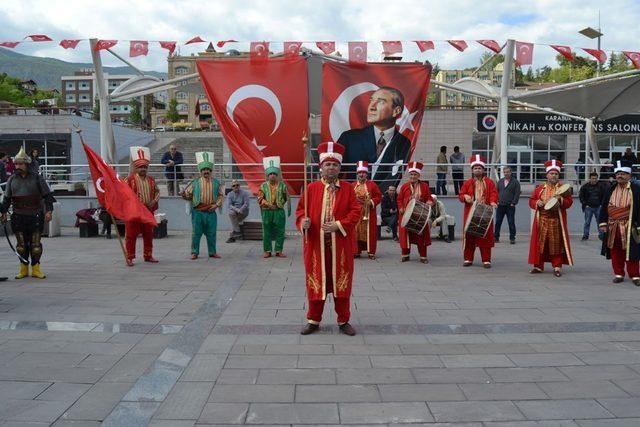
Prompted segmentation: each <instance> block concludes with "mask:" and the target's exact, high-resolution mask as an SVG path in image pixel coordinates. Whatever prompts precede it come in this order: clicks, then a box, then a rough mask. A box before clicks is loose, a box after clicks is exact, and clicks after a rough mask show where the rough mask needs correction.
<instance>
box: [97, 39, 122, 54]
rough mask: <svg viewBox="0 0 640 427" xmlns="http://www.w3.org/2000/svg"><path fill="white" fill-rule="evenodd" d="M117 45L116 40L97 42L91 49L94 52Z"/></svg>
mask: <svg viewBox="0 0 640 427" xmlns="http://www.w3.org/2000/svg"><path fill="white" fill-rule="evenodd" d="M117 44H118V40H98V42H97V43H96V45H95V46H94V47H93V50H94V51H95V52H97V51H99V50H103V49H110V48H112V47H114V46H115V45H117Z"/></svg>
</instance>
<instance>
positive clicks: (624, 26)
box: [0, 0, 640, 71]
mask: <svg viewBox="0 0 640 427" xmlns="http://www.w3.org/2000/svg"><path fill="white" fill-rule="evenodd" d="M0 4H1V7H2V11H3V13H2V14H1V15H0V41H19V40H21V39H22V38H23V37H24V36H26V35H28V34H47V35H49V36H50V37H52V38H53V39H54V40H61V39H65V38H70V39H74V38H81V39H86V38H90V37H96V38H102V39H119V40H132V39H133V40H139V39H142V40H176V41H179V42H180V43H182V44H183V43H184V42H185V41H186V40H188V39H190V38H192V37H194V36H196V35H199V36H201V37H202V38H203V39H206V40H212V41H217V40H225V39H235V40H239V41H243V42H249V41H262V40H268V41H273V42H274V43H273V44H272V46H271V50H272V51H277V50H279V49H281V46H282V45H281V44H279V43H275V42H282V41H286V40H291V41H308V42H313V41H317V40H335V41H337V42H339V44H338V49H339V50H340V51H342V52H343V53H344V52H345V51H346V43H345V42H346V41H368V42H369V60H378V59H379V58H380V44H379V41H380V40H402V41H409V43H405V54H404V56H405V58H407V59H411V60H413V59H420V60H425V59H427V60H430V61H431V62H433V63H438V64H439V65H440V66H441V68H459V67H467V66H473V65H478V64H479V57H480V55H481V54H482V52H484V51H485V49H484V48H482V47H481V46H479V45H478V44H477V43H475V42H471V41H473V40H477V39H495V40H498V41H499V42H500V43H502V42H503V41H504V40H505V39H507V38H514V39H516V40H521V41H527V42H534V43H539V44H542V45H538V46H536V48H535V54H534V64H533V66H534V68H538V67H541V66H543V65H553V64H554V62H555V61H554V57H555V52H554V51H553V50H552V49H551V48H549V47H547V46H543V45H544V44H560V45H569V46H572V47H573V48H574V49H578V48H582V47H595V41H592V40H589V39H587V38H585V37H584V36H581V35H580V34H578V31H579V30H580V29H582V28H584V27H587V26H592V27H595V28H597V26H598V11H600V13H601V28H602V32H603V33H604V34H605V37H604V38H603V42H602V45H603V48H604V49H605V50H607V51H611V50H615V51H621V50H632V51H640V39H639V38H638V28H639V26H638V22H640V1H638V0H609V1H607V2H604V1H596V0H562V1H552V0H511V1H509V2H506V1H484V2H480V1H473V0H447V1H439V2H436V1H426V0H369V1H355V0H290V1H285V0H255V1H245V0H236V1H231V0H213V1H208V2H207V1H190V0H155V1H148V0H139V1H132V0H126V1H124V0H108V1H101V2H88V1H86V0H85V1H80V0H3V1H2V2H1V3H0ZM447 39H464V40H467V41H469V42H470V43H469V46H470V47H469V49H467V50H466V51H465V52H464V53H460V52H458V51H457V50H455V49H454V48H452V47H451V46H449V45H448V44H446V42H444V40H447ZM411 40H434V41H435V43H436V49H435V51H428V52H427V53H424V54H420V53H419V51H418V50H417V48H416V46H415V44H414V43H412V42H410V41H411ZM205 46H206V45H190V46H184V45H182V46H180V52H181V53H182V54H190V53H194V52H197V51H199V50H202V49H203V48H204V47H205ZM247 46H248V45H247V43H238V44H236V45H235V46H230V47H234V48H237V49H239V50H242V49H246V47H247ZM307 46H309V47H311V46H312V43H310V44H308V45H307ZM15 50H16V51H17V52H20V53H24V54H29V55H36V56H48V57H54V58H58V59H62V60H67V61H83V62H89V61H90V59H91V57H90V53H89V49H88V42H86V41H85V42H82V43H81V44H79V45H78V48H77V49H76V50H64V49H62V48H61V47H59V46H57V43H53V42H50V43H26V42H25V43H22V44H20V45H19V46H18V47H17V48H16V49H15ZM115 51H116V52H119V53H122V54H124V55H128V42H126V41H121V42H120V44H119V45H118V46H116V48H115ZM106 56H107V55H105V56H103V57H106ZM165 58H166V51H165V50H163V49H161V48H159V47H158V45H157V43H151V45H150V52H149V56H147V57H137V58H133V59H132V62H133V63H134V64H135V65H137V66H139V67H141V68H143V69H153V70H157V71H166V59H165ZM105 63H106V64H108V65H116V64H117V62H116V61H115V60H111V59H107V58H105Z"/></svg>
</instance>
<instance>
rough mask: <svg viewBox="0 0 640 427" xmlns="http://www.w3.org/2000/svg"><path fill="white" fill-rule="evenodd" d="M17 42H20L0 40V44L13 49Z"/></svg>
mask: <svg viewBox="0 0 640 427" xmlns="http://www.w3.org/2000/svg"><path fill="white" fill-rule="evenodd" d="M19 44H20V42H0V46H2V47H8V48H10V49H13V48H14V47H16V46H18V45H19Z"/></svg>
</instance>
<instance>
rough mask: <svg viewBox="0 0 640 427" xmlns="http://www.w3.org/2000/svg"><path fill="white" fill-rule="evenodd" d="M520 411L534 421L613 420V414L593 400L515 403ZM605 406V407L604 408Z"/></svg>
mask: <svg viewBox="0 0 640 427" xmlns="http://www.w3.org/2000/svg"><path fill="white" fill-rule="evenodd" d="M514 403H515V404H516V405H517V406H518V409H520V411H522V413H523V414H524V415H525V416H526V417H527V418H528V419H533V420H558V419H560V420H564V419H570V420H571V419H573V420H577V419H590V418H613V414H612V413H611V412H610V411H607V409H608V408H607V409H605V407H606V406H605V405H604V404H603V405H600V404H599V403H598V401H596V400H592V399H582V400H537V401H534V400H526V401H525V400H523V401H516V402H514ZM603 406H605V407H603Z"/></svg>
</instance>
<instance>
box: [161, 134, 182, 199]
mask: <svg viewBox="0 0 640 427" xmlns="http://www.w3.org/2000/svg"><path fill="white" fill-rule="evenodd" d="M160 163H162V164H163V165H164V166H165V167H164V176H165V178H166V179H167V191H168V192H169V195H170V196H175V195H176V194H177V193H180V180H182V179H184V174H183V173H182V166H180V165H181V164H183V163H184V159H183V157H182V153H181V152H180V151H178V149H177V147H176V146H175V144H171V145H170V146H169V151H167V152H166V153H164V155H163V156H162V160H160Z"/></svg>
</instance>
